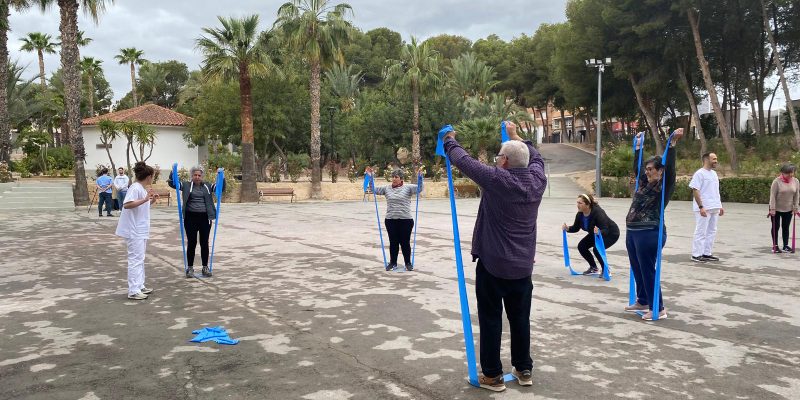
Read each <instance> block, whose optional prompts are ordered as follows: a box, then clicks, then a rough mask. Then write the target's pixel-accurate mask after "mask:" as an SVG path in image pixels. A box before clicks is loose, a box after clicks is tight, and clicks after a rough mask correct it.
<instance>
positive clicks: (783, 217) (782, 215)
mask: <svg viewBox="0 0 800 400" xmlns="http://www.w3.org/2000/svg"><path fill="white" fill-rule="evenodd" d="M791 225H792V212H791V211H786V212H781V211H775V216H774V217H772V243H774V244H775V245H777V244H778V229H780V230H781V234H782V235H783V247H786V246H789V228H790V227H791Z"/></svg>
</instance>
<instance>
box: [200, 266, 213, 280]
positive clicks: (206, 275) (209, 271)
mask: <svg viewBox="0 0 800 400" xmlns="http://www.w3.org/2000/svg"><path fill="white" fill-rule="evenodd" d="M202 274H203V276H205V277H208V278H210V277H211V270H209V269H208V267H206V266H204V267H203V271H202Z"/></svg>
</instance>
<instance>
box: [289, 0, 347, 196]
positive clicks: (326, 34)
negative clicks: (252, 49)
mask: <svg viewBox="0 0 800 400" xmlns="http://www.w3.org/2000/svg"><path fill="white" fill-rule="evenodd" d="M352 13H353V9H352V7H350V5H349V4H347V3H340V4H336V5H331V4H330V3H329V2H328V0H292V1H290V2H288V3H284V4H283V5H282V6H281V7H280V8H279V9H278V19H277V20H276V21H275V25H274V28H277V29H280V30H281V31H282V32H283V34H284V37H285V39H286V40H287V41H288V43H289V45H290V46H291V47H292V48H293V49H294V51H296V52H297V53H299V54H300V55H301V56H302V57H303V58H305V60H306V62H308V65H309V67H310V73H311V79H310V82H309V95H310V97H311V198H313V199H320V198H322V168H321V165H320V144H321V143H320V133H319V130H320V126H319V103H320V82H321V74H322V67H323V66H331V65H332V64H333V63H334V61H339V62H344V56H343V55H342V47H343V46H344V45H345V44H346V43H347V42H348V41H349V40H350V30H351V29H352V25H351V24H350V22H349V21H348V20H347V17H348V16H349V15H352ZM323 15H324V16H323Z"/></svg>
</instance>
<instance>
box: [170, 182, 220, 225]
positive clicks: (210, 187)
mask: <svg viewBox="0 0 800 400" xmlns="http://www.w3.org/2000/svg"><path fill="white" fill-rule="evenodd" d="M167 185H169V187H171V188H173V189H175V182H173V181H172V174H170V175H169V177H168V178H167ZM202 185H203V187H204V188H205V190H204V191H203V201H204V202H205V203H206V214H208V219H217V209H216V208H215V207H214V197H213V194H214V191H215V190H216V189H217V185H216V184H214V183H212V184H209V183H207V182H203V183H202ZM193 187H194V182H192V181H181V182H180V188H181V204H183V206H184V207H183V216H184V217H185V216H186V213H187V211H186V209H187V207H186V203H187V202H188V201H189V194H190V193H192V188H193ZM183 188H186V190H183ZM222 191H223V192H224V191H225V181H222Z"/></svg>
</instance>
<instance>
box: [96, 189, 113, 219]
mask: <svg viewBox="0 0 800 400" xmlns="http://www.w3.org/2000/svg"><path fill="white" fill-rule="evenodd" d="M113 201H114V199H112V198H111V193H106V192H100V194H99V197H98V198H97V213H98V214H100V215H103V204H105V205H106V215H111V210H113V209H114V203H113Z"/></svg>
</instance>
